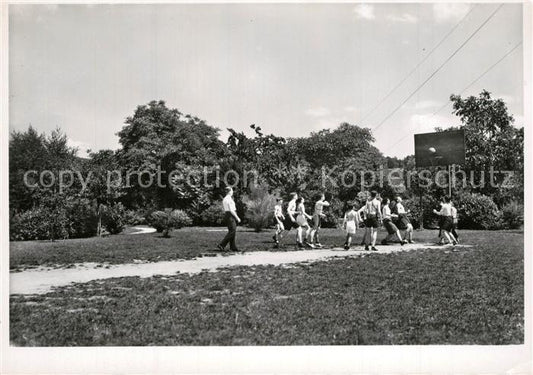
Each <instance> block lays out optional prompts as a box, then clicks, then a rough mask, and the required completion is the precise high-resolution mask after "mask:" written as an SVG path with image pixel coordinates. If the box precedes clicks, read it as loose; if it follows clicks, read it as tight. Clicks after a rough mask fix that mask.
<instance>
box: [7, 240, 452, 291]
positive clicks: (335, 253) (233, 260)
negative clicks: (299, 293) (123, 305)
mask: <svg viewBox="0 0 533 375" xmlns="http://www.w3.org/2000/svg"><path fill="white" fill-rule="evenodd" d="M423 248H432V249H435V250H438V249H446V248H447V247H443V246H435V245H434V244H412V245H405V246H403V247H402V246H400V245H390V246H381V247H380V250H379V252H377V253H378V254H388V253H392V252H398V251H406V250H416V249H423ZM368 254H376V252H371V251H361V250H348V251H346V250H342V249H340V248H337V249H320V250H319V249H313V250H304V251H285V252H284V251H276V252H274V251H256V252H250V253H244V254H231V255H225V256H223V255H217V256H213V257H202V258H196V259H188V260H174V261H165V262H154V263H129V264H119V265H110V266H105V267H102V265H98V264H96V263H83V264H78V265H76V266H75V267H73V268H67V269H47V268H36V269H31V270H26V271H22V272H12V273H11V274H10V294H40V293H47V292H49V291H51V290H52V288H53V287H58V286H65V285H69V284H70V283H73V282H75V283H84V282H88V281H92V280H98V279H108V278H113V277H126V276H139V277H151V276H154V275H174V274H176V273H190V274H194V273H198V272H201V271H202V270H208V271H216V270H217V269H219V268H223V267H231V266H257V265H274V266H279V265H282V264H294V263H302V262H316V261H320V260H327V259H328V258H333V257H355V256H361V255H368Z"/></svg>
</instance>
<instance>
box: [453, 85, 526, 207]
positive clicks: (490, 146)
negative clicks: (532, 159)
mask: <svg viewBox="0 0 533 375" xmlns="http://www.w3.org/2000/svg"><path fill="white" fill-rule="evenodd" d="M450 100H451V101H452V103H453V113H454V114H456V115H457V116H459V118H460V119H461V123H462V124H461V126H460V128H461V129H464V131H465V143H466V165H465V170H466V171H467V172H470V171H473V172H479V173H480V172H481V171H484V173H485V176H486V178H485V182H486V183H485V186H483V187H480V188H479V191H480V192H482V193H484V194H489V195H492V196H493V198H494V200H495V201H496V202H497V203H498V204H499V205H501V204H504V203H506V202H507V201H509V200H512V199H518V200H523V169H524V131H523V128H520V129H519V128H516V127H515V126H513V124H514V118H513V116H512V115H511V114H510V113H509V111H508V109H507V106H506V104H505V102H504V101H503V100H502V99H493V98H491V94H490V93H489V92H488V91H486V90H483V91H482V92H481V93H480V94H479V96H477V97H475V96H469V97H467V98H462V97H461V96H460V95H451V97H450ZM491 169H493V170H495V171H513V172H514V178H513V180H512V183H513V186H514V187H513V188H511V189H509V188H500V187H497V186H491V184H490V183H488V182H489V180H488V179H489V173H490V170H491ZM503 178H504V176H503V175H500V174H497V175H495V178H494V180H495V182H497V183H502V182H503Z"/></svg>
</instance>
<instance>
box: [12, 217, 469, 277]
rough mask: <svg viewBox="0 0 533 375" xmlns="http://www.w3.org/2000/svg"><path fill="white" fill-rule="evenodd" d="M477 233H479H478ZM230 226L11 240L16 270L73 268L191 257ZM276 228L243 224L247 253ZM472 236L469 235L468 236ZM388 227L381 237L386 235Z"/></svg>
mask: <svg viewBox="0 0 533 375" xmlns="http://www.w3.org/2000/svg"><path fill="white" fill-rule="evenodd" d="M474 233H475V232H474ZM225 234H226V229H225V228H196V227H193V228H183V229H180V230H175V231H173V232H172V233H171V237H170V238H164V237H163V236H162V235H161V234H160V233H150V234H134V235H128V234H119V235H114V236H108V237H101V238H98V237H93V238H82V239H71V240H61V241H55V242H51V241H16V242H11V243H10V249H9V250H10V269H11V270H19V269H23V268H29V267H37V266H40V265H43V266H51V267H54V266H69V265H71V264H74V263H83V262H95V263H109V264H120V263H131V262H133V261H134V260H135V259H136V260H143V261H150V262H157V261H162V260H172V259H190V258H195V257H197V256H198V255H200V254H202V253H205V252H209V251H212V250H215V248H216V245H217V244H218V243H219V242H220V241H221V240H222V238H224V235H225ZM273 234H274V231H273V230H272V229H270V230H266V231H264V232H261V233H257V232H254V231H253V230H251V229H248V228H243V227H240V228H239V229H238V233H237V246H238V247H239V248H240V249H241V250H244V251H258V250H272V246H273V240H272V236H273ZM436 234H437V232H436V231H420V232H416V236H417V237H418V239H419V240H420V242H426V241H433V242H434V241H435V240H436ZM362 235H363V230H360V231H359V233H358V237H357V240H356V241H355V242H354V243H356V244H358V243H360V242H361V239H362ZM465 236H466V234H465ZM384 237H385V231H384V230H382V231H381V232H380V234H379V237H378V238H380V239H381V238H384ZM295 238H296V231H295V230H291V231H290V232H289V234H288V235H287V237H286V239H285V241H284V242H285V243H286V244H287V249H290V250H293V249H294V244H295ZM321 241H322V243H323V244H325V245H328V246H339V247H340V246H342V244H343V243H344V232H343V231H342V230H340V229H322V231H321Z"/></svg>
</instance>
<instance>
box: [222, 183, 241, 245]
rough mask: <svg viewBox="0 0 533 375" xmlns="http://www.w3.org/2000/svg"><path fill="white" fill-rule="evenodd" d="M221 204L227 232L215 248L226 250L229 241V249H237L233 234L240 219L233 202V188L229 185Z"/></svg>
mask: <svg viewBox="0 0 533 375" xmlns="http://www.w3.org/2000/svg"><path fill="white" fill-rule="evenodd" d="M222 206H223V208H224V215H225V220H226V224H227V226H228V234H226V236H225V237H224V239H223V240H222V242H221V243H220V244H219V245H218V246H217V249H218V250H219V251H226V250H225V248H226V245H227V244H228V243H229V246H230V251H239V249H237V246H236V245H235V235H236V233H237V224H238V223H240V222H241V219H240V218H239V216H238V215H237V210H236V208H235V202H234V201H233V189H232V188H230V187H227V188H226V196H225V197H224V199H223V200H222Z"/></svg>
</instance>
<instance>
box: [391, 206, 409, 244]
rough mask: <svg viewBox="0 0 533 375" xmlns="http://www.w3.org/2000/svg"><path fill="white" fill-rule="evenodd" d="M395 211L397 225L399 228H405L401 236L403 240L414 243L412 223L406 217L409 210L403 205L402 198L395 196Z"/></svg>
mask: <svg viewBox="0 0 533 375" xmlns="http://www.w3.org/2000/svg"><path fill="white" fill-rule="evenodd" d="M394 211H395V213H396V214H397V215H398V219H397V227H398V229H400V230H405V236H404V238H403V240H404V241H407V242H409V243H414V241H413V224H411V221H410V220H409V218H408V217H407V214H408V213H409V212H410V211H406V210H405V207H404V206H403V204H402V198H401V197H396V205H395V207H394Z"/></svg>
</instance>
